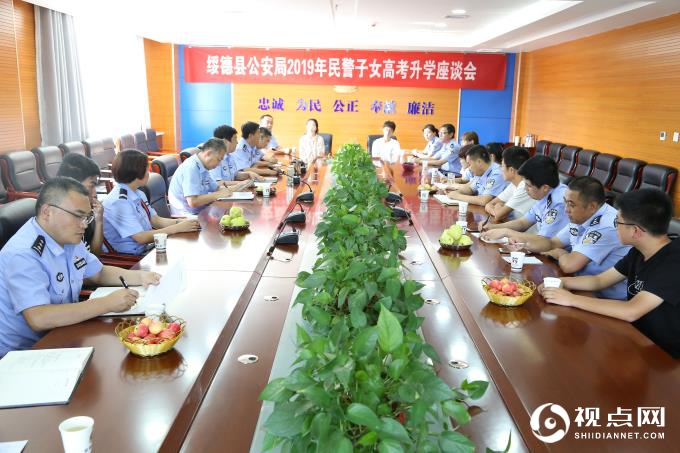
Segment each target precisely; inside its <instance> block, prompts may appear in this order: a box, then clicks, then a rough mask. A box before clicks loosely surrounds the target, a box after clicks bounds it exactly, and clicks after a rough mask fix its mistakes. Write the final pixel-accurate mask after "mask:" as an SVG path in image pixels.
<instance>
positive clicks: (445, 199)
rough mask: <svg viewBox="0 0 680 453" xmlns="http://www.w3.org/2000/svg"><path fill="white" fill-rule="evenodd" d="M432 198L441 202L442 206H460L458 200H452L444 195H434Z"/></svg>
mask: <svg viewBox="0 0 680 453" xmlns="http://www.w3.org/2000/svg"><path fill="white" fill-rule="evenodd" d="M432 198H434V199H435V200H437V201H438V202H440V203H442V204H445V205H449V206H453V205H457V204H458V200H452V199H451V198H449V197H448V196H446V195H442V194H439V193H436V194H434V195H433V196H432Z"/></svg>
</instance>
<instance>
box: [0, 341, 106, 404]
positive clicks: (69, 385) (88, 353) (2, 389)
mask: <svg viewBox="0 0 680 453" xmlns="http://www.w3.org/2000/svg"><path fill="white" fill-rule="evenodd" d="M93 351H94V348H91V347H88V348H63V349H32V350H28V351H10V352H8V353H7V354H6V355H5V357H3V358H2V360H0V408H2V409H6V408H11V407H27V406H46V405H51V404H66V403H68V402H69V400H70V399H71V395H72V394H73V391H74V390H75V388H76V385H78V382H79V381H80V377H81V376H82V374H83V371H84V370H85V367H86V366H87V363H88V362H89V360H90V357H92V352H93Z"/></svg>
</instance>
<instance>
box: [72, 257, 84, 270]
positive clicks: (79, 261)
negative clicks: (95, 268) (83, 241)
mask: <svg viewBox="0 0 680 453" xmlns="http://www.w3.org/2000/svg"><path fill="white" fill-rule="evenodd" d="M86 264H87V260H85V258H81V257H79V256H74V257H73V265H74V266H75V268H76V269H82V268H83V267H85V265H86Z"/></svg>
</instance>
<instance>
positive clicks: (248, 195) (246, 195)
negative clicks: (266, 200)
mask: <svg viewBox="0 0 680 453" xmlns="http://www.w3.org/2000/svg"><path fill="white" fill-rule="evenodd" d="M254 198H255V194H254V193H252V192H234V193H233V194H231V196H229V197H220V198H218V199H217V201H237V200H252V199H254Z"/></svg>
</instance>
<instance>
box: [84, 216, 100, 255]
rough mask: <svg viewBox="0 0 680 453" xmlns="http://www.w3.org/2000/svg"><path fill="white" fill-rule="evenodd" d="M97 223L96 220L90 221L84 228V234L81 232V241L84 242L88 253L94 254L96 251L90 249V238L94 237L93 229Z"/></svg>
mask: <svg viewBox="0 0 680 453" xmlns="http://www.w3.org/2000/svg"><path fill="white" fill-rule="evenodd" d="M96 225H97V220H96V219H95V220H93V221H92V222H90V224H89V225H88V226H87V228H85V234H83V242H84V243H85V248H87V250H88V251H89V252H90V253H94V254H96V252H94V251H92V248H91V245H92V239H93V238H94V229H95V227H96Z"/></svg>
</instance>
